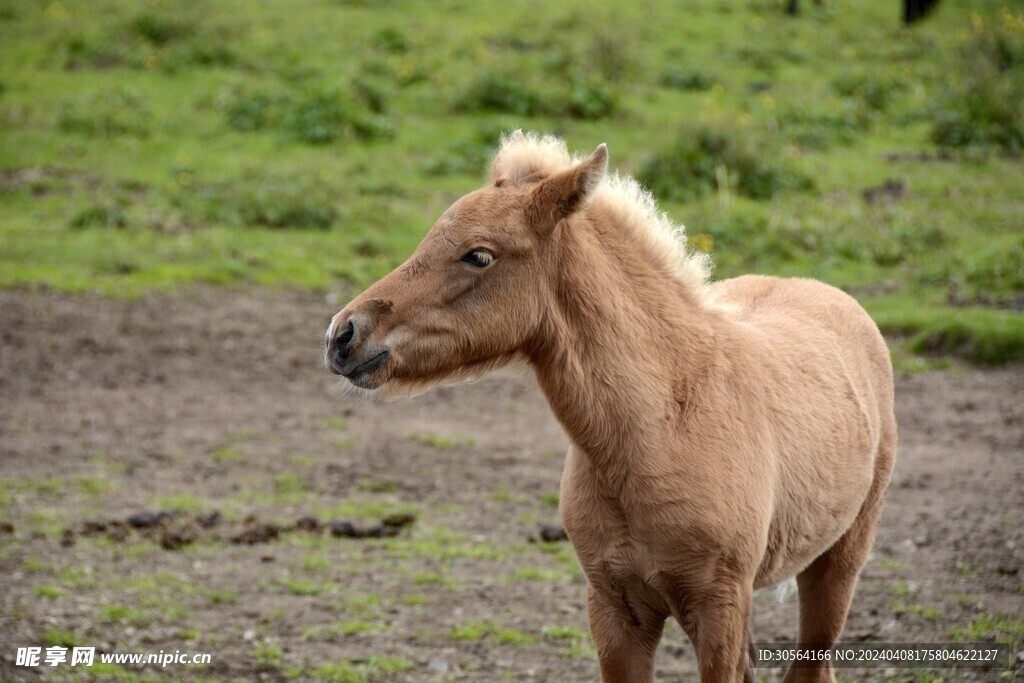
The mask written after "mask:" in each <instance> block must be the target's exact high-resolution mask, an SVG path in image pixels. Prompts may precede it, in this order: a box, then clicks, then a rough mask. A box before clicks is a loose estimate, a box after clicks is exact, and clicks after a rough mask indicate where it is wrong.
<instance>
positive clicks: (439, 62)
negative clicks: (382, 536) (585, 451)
mask: <svg viewBox="0 0 1024 683" xmlns="http://www.w3.org/2000/svg"><path fill="white" fill-rule="evenodd" d="M0 44H3V46H4V59H3V60H2V61H0V242H2V243H3V245H4V248H3V249H2V250H0V287H16V286H17V287H37V286H45V287H49V288H53V289H57V290H60V291H67V292H84V291H98V292H101V293H104V294H107V295H111V296H119V297H136V296H140V295H142V294H144V293H146V292H149V291H153V290H173V289H177V288H181V287H183V286H188V285H192V284H195V283H212V284H221V285H232V286H252V285H262V286H269V287H300V288H313V289H318V290H332V291H336V292H344V293H345V294H348V293H353V292H355V291H357V290H358V289H360V288H361V287H363V286H365V285H367V284H368V283H370V282H372V281H373V280H374V279H376V278H378V277H380V276H381V275H383V274H385V273H387V272H388V271H389V270H391V269H392V268H394V267H395V266H396V265H397V264H399V263H400V262H401V261H402V260H404V258H405V257H406V256H407V255H408V254H409V252H410V251H411V250H412V249H413V247H414V246H415V245H416V243H417V242H418V241H419V239H420V238H421V237H422V235H423V232H424V231H425V229H426V227H427V226H429V225H430V224H431V223H432V222H433V220H434V219H435V218H436V217H437V216H438V215H440V213H441V212H442V211H443V210H444V209H445V208H446V206H447V205H448V204H449V203H450V202H451V200H452V199H453V198H454V197H457V196H459V195H461V194H464V193H465V192H467V191H469V190H471V189H473V188H475V187H476V186H478V184H479V183H480V182H481V180H482V178H483V177H484V173H485V169H484V166H485V164H486V162H487V159H488V157H489V154H490V153H491V151H492V149H493V146H494V144H495V143H496V141H497V136H498V134H499V133H500V132H501V131H508V130H511V129H514V128H517V127H522V128H524V129H534V130H557V131H558V132H559V133H561V134H563V135H564V136H565V137H566V139H567V140H568V142H569V145H570V147H571V148H573V149H575V150H578V151H588V150H590V149H593V147H594V146H596V145H597V144H598V143H599V142H607V143H608V144H609V148H610V152H611V162H612V166H613V167H614V168H617V169H621V170H624V171H626V172H630V173H634V174H639V175H640V176H641V177H643V178H644V179H645V181H646V182H648V184H650V185H651V187H652V188H653V189H654V190H655V191H656V192H657V193H658V194H659V195H660V197H661V200H662V208H664V209H665V210H666V211H668V212H669V213H670V215H671V216H673V218H675V219H676V220H678V221H681V222H685V223H686V224H687V226H688V228H689V231H688V232H689V234H690V239H691V244H692V245H694V246H696V247H697V248H700V249H703V250H705V251H709V252H711V254H712V256H713V257H714V260H715V262H716V263H717V269H716V277H720V278H723V277H731V276H734V275H738V274H740V273H746V272H762V273H768V274H778V275H786V276H809V277H816V278H820V279H823V280H825V281H827V282H830V283H833V284H836V285H839V286H843V287H846V288H847V289H849V290H850V291H851V292H853V293H854V295H855V296H857V297H858V298H860V299H862V300H863V301H864V302H865V304H866V305H867V308H868V310H869V311H870V312H871V313H872V314H873V315H874V316H875V317H876V318H877V320H878V321H879V323H880V325H881V326H882V328H883V329H884V330H885V331H887V332H890V333H893V334H898V335H901V336H903V337H904V338H905V339H906V344H905V345H906V351H907V352H908V353H914V354H918V355H924V356H930V355H936V354H941V355H956V356H960V357H963V358H966V359H968V360H970V361H972V362H977V363H981V364H1002V363H1008V362H1021V361H1022V360H1024V321H1022V316H1021V314H1020V313H1019V307H1020V302H1021V297H1022V296H1024V295H1022V292H1024V265H1022V264H1024V230H1022V227H1024V199H1022V197H1021V193H1020V184H1019V181H1018V180H1017V179H1018V178H1019V177H1020V174H1021V164H1022V162H1021V154H1022V152H1024V114H1022V113H1021V112H1024V76H1022V74H1024V68H1021V65H1022V64H1024V16H1022V14H1021V11H1020V8H1019V7H1017V6H1015V5H1013V4H1012V3H1009V2H1007V0H979V1H978V2H975V3H948V4H943V6H942V7H941V9H940V10H939V11H937V12H936V13H935V14H934V15H933V16H932V17H930V18H929V20H928V21H926V22H922V23H921V24H919V25H916V26H914V27H913V28H911V29H905V28H902V27H901V26H900V25H899V24H898V22H897V21H896V17H895V16H894V14H893V11H892V8H891V7H889V6H888V5H886V4H885V3H853V2H850V1H849V0H835V2H830V3H827V4H826V5H825V6H824V7H822V8H818V7H808V8H805V11H804V13H803V15H802V16H801V17H800V18H797V19H794V18H791V17H787V16H785V15H784V13H783V12H782V11H781V10H780V8H779V6H778V3H770V2H749V3H731V4H729V3H722V2H720V1H719V0H694V1H693V2H688V3H677V2H672V1H671V0H652V2H649V3H644V4H642V5H641V4H637V3H628V2H609V3H603V4H601V5H596V6H591V5H585V4H582V3H578V2H571V3H560V4H557V5H554V6H552V5H550V4H541V3H540V2H539V1H538V0H530V1H528V2H522V3H498V2H494V1H493V0H487V1H485V2H478V3H470V4H466V5H461V6H460V7H459V9H458V11H455V12H453V11H450V9H449V8H439V7H437V6H436V5H433V4H430V3H416V2H413V1H412V0H389V1H388V2H383V3H368V2H330V1H327V0H301V2H299V4H298V5H296V3H293V2H287V1H286V0H270V1H269V2H265V3H258V4H248V5H246V6H245V7H244V8H242V9H240V8H239V7H238V6H237V4H236V3H231V2H228V1H227V0H214V1H212V2H208V3H202V4H201V5H189V6H185V7H182V6H180V5H179V4H178V3H172V2H170V0H155V1H154V2H152V3H147V4H146V5H145V6H140V5H138V4H137V3H132V2H129V0H98V1H97V2H91V3H84V4H73V5H68V4H67V3H41V4H40V3H35V2H31V0H10V1H9V2H7V3H6V4H5V6H4V12H3V13H2V16H0ZM837 57H838V58H837ZM894 153H895V154H896V157H894V158H889V157H888V156H887V155H891V154H894ZM940 153H942V154H944V155H947V156H945V157H943V158H944V159H945V160H938V161H935V160H933V161H921V160H920V158H922V155H923V157H931V158H936V157H937V155H939V154H940ZM127 160H130V163H127ZM889 180H894V181H898V182H899V183H902V187H903V188H904V191H903V192H902V195H901V196H900V197H898V198H896V199H894V200H892V201H888V200H882V201H878V202H868V201H866V199H865V198H864V191H865V190H866V189H868V188H871V187H877V186H880V185H882V184H883V183H885V182H886V181H889ZM905 365H906V366H907V367H909V368H911V370H912V371H913V370H916V369H922V368H921V367H920V366H914V365H913V364H912V363H909V362H908V363H906V364H905ZM322 426H324V427H327V428H330V429H344V424H343V421H341V422H339V423H338V424H337V425H336V424H333V423H325V424H323V425H322ZM449 441H450V440H447V439H444V438H443V437H441V438H440V439H439V440H438V441H437V444H436V445H434V444H428V445H432V446H433V447H436V448H442V449H443V448H452V447H455V446H458V445H462V444H459V443H448V442H449ZM235 456H236V453H235V452H234V451H232V450H231V449H230V448H229V447H225V449H223V450H222V451H215V452H214V453H212V454H211V458H212V459H213V460H214V461H218V462H219V461H229V460H232V459H234V458H235ZM93 483H96V484H97V485H98V486H99V488H98V489H97V490H96V491H93V490H92V489H91V488H90V487H91V486H92V483H90V484H86V485H85V486H84V487H83V492H85V493H86V494H87V495H102V485H100V484H99V482H93ZM295 495H296V492H291V493H288V494H285V496H286V497H288V496H295ZM0 502H2V501H0Z"/></svg>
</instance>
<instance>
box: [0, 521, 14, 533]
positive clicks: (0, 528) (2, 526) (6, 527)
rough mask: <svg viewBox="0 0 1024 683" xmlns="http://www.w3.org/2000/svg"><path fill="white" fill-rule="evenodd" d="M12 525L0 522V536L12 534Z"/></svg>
mask: <svg viewBox="0 0 1024 683" xmlns="http://www.w3.org/2000/svg"><path fill="white" fill-rule="evenodd" d="M13 533H14V525H13V524H11V523H10V522H0V534H13Z"/></svg>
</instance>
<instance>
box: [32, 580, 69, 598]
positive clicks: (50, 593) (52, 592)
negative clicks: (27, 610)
mask: <svg viewBox="0 0 1024 683" xmlns="http://www.w3.org/2000/svg"><path fill="white" fill-rule="evenodd" d="M35 592H36V596H37V597H40V598H45V599H46V600H56V599H57V598H59V597H60V596H61V595H62V594H63V593H64V591H62V590H61V589H60V588H58V587H57V586H52V585H49V584H42V585H39V586H36V589H35Z"/></svg>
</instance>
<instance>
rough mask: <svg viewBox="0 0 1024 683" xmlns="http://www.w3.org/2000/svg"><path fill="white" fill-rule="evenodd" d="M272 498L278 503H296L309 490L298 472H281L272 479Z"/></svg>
mask: <svg viewBox="0 0 1024 683" xmlns="http://www.w3.org/2000/svg"><path fill="white" fill-rule="evenodd" d="M273 487H274V500H275V501H276V502H277V503H278V504H282V505H287V504H291V503H298V502H299V501H301V500H302V499H303V498H304V497H305V494H306V492H307V491H309V490H310V487H309V484H308V483H307V481H306V478H305V477H303V476H302V475H301V474H299V473H298V472H281V473H280V474H275V475H274V479H273Z"/></svg>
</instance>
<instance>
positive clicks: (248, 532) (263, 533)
mask: <svg viewBox="0 0 1024 683" xmlns="http://www.w3.org/2000/svg"><path fill="white" fill-rule="evenodd" d="M280 533H281V530H280V529H279V528H278V527H277V526H275V525H273V524H255V525H252V526H250V527H248V528H247V529H245V530H244V531H242V532H241V533H240V534H235V535H234V536H232V537H231V542H232V543H237V544H241V545H256V544H258V543H269V542H270V541H273V540H275V539H276V538H277V537H278V535H279V534H280Z"/></svg>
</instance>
